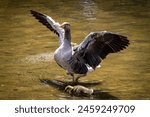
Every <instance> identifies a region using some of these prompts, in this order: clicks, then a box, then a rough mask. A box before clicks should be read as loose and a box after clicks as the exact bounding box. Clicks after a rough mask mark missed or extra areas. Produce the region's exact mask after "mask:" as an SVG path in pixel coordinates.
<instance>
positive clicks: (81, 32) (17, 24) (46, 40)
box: [0, 0, 150, 100]
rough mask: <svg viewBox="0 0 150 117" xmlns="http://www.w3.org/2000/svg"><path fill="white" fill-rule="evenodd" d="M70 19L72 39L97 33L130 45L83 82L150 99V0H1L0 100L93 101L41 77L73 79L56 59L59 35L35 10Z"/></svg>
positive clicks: (127, 96)
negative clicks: (119, 37)
mask: <svg viewBox="0 0 150 117" xmlns="http://www.w3.org/2000/svg"><path fill="white" fill-rule="evenodd" d="M31 9H32V10H36V11H39V12H42V13H45V14H47V15H49V16H51V17H52V18H53V19H55V20H56V21H58V22H59V23H62V22H64V21H67V22H70V23H71V26H72V41H73V42H76V43H80V42H81V41H82V40H83V39H84V37H85V36H86V35H87V34H89V33H90V32H92V31H103V30H107V31H111V32H115V33H119V34H121V35H125V36H127V37H128V39H129V40H130V46H129V47H128V48H127V49H126V50H124V51H122V52H120V53H116V54H110V55H109V56H107V59H105V60H104V61H103V62H102V67H101V68H100V69H97V70H96V71H94V72H92V73H91V74H89V75H88V76H86V77H84V78H82V79H81V80H82V81H83V82H84V81H87V82H90V81H93V80H96V81H101V82H102V84H101V85H97V86H95V87H92V88H93V89H97V90H103V91H106V92H109V94H111V95H113V96H116V97H117V98H119V99H150V61H149V60H150V38H149V37H150V1H149V0H1V1H0V99H10V100H11V99H89V98H81V97H72V96H70V95H68V94H66V93H64V92H61V91H59V90H58V89H56V88H54V87H50V86H48V85H44V84H42V83H40V81H39V79H49V80H50V79H59V80H65V81H67V80H71V78H70V76H67V75H66V72H65V71H64V70H63V69H61V68H60V67H59V66H58V65H57V64H56V63H55V61H54V59H53V52H54V51H55V49H56V48H57V47H58V46H59V45H58V44H59V43H58V38H57V35H55V34H53V32H50V31H49V30H48V29H47V28H46V27H45V26H43V25H42V24H40V23H38V21H36V20H35V19H34V18H33V17H32V15H31V14H30V10H31Z"/></svg>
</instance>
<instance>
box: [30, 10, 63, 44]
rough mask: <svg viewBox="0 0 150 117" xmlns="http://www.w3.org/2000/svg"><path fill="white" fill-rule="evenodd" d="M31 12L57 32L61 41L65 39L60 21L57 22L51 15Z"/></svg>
mask: <svg viewBox="0 0 150 117" xmlns="http://www.w3.org/2000/svg"><path fill="white" fill-rule="evenodd" d="M31 14H32V15H33V16H34V17H35V18H36V19H37V20H38V21H39V22H40V23H42V24H43V25H45V26H46V27H47V28H48V29H50V30H51V31H53V32H54V33H56V34H57V35H58V37H59V39H60V43H62V42H63V39H64V29H63V28H61V26H60V24H59V23H58V22H55V21H54V20H53V19H52V18H51V17H50V16H47V15H45V14H42V13H39V12H37V11H33V10H31Z"/></svg>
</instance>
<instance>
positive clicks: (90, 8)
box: [80, 0, 97, 20]
mask: <svg viewBox="0 0 150 117" xmlns="http://www.w3.org/2000/svg"><path fill="white" fill-rule="evenodd" d="M80 4H81V6H82V7H83V15H84V16H85V17H86V19H87V20H94V19H96V11H97V6H96V4H95V2H94V1H93V0H81V1H80Z"/></svg>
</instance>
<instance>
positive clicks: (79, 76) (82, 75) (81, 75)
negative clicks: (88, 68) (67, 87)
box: [74, 74, 86, 83]
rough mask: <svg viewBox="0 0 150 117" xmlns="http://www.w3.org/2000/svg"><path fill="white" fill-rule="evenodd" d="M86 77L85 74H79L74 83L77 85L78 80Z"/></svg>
mask: <svg viewBox="0 0 150 117" xmlns="http://www.w3.org/2000/svg"><path fill="white" fill-rule="evenodd" d="M84 76H86V74H80V75H78V76H77V77H76V78H74V79H75V82H76V83H78V80H79V78H81V77H84Z"/></svg>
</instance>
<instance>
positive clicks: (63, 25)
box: [61, 22, 71, 31]
mask: <svg viewBox="0 0 150 117" xmlns="http://www.w3.org/2000/svg"><path fill="white" fill-rule="evenodd" d="M61 27H62V28H63V29H64V30H66V31H69V30H70V28H71V25H70V23H69V22H64V23H62V24H61Z"/></svg>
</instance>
